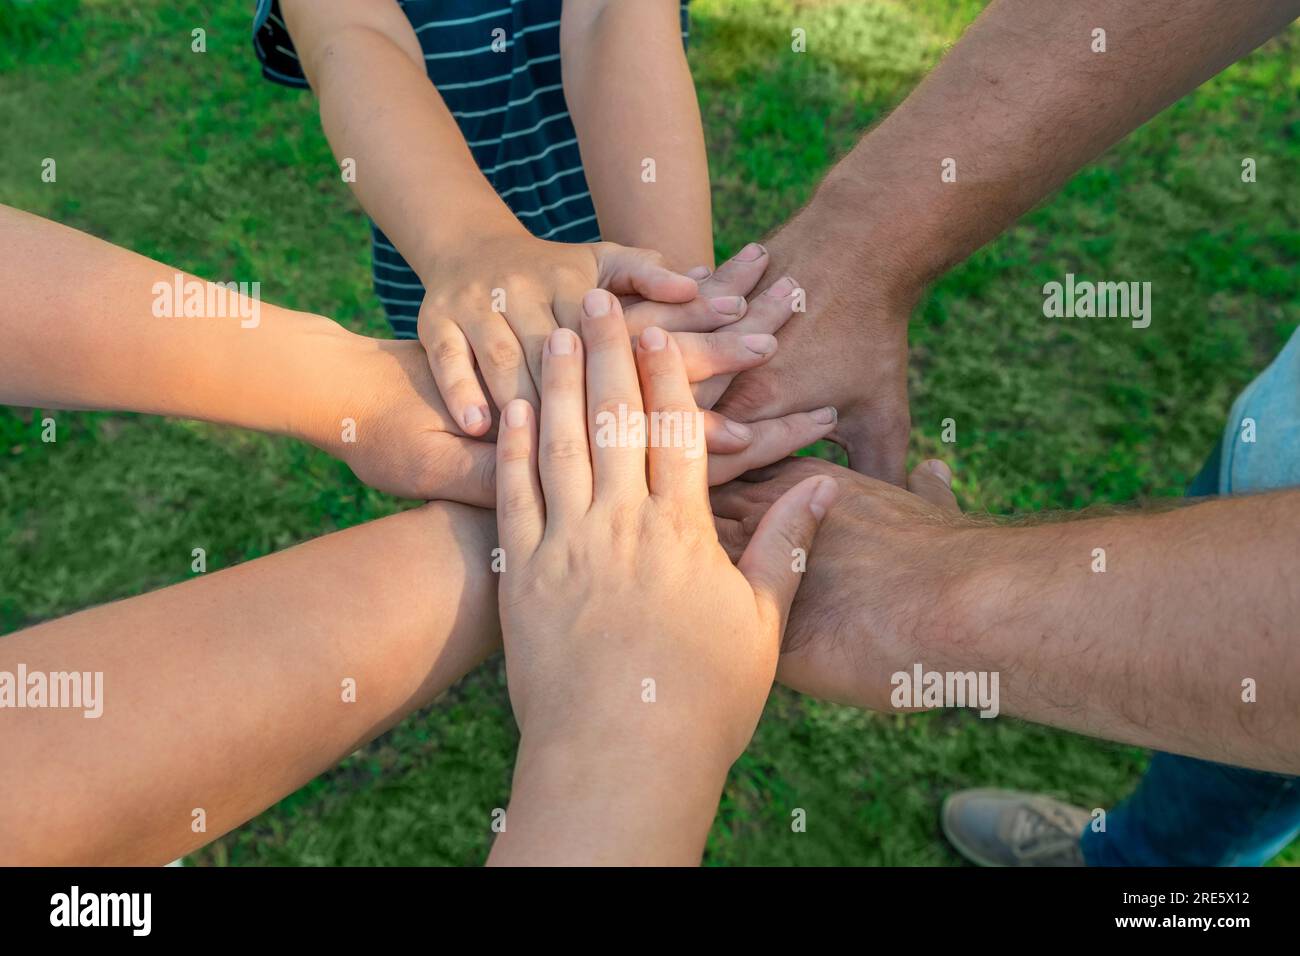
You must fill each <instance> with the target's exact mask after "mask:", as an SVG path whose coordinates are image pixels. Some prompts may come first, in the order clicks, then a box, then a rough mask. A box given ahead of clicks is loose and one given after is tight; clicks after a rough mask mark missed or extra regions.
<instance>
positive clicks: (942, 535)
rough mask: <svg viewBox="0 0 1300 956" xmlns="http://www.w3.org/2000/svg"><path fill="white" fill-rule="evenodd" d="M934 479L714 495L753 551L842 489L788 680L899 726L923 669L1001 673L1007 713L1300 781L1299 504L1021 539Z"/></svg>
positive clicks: (1299, 499) (784, 672)
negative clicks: (899, 701)
mask: <svg viewBox="0 0 1300 956" xmlns="http://www.w3.org/2000/svg"><path fill="white" fill-rule="evenodd" d="M935 465H936V463H933V462H925V463H922V465H920V466H919V467H918V468H917V469H916V470H914V471H913V472H912V474H911V476H910V477H909V482H908V483H909V488H911V491H903V490H902V489H901V488H896V487H894V486H892V485H888V484H885V483H883V482H879V481H875V480H873V479H870V478H866V477H863V476H860V475H857V474H855V473H853V472H851V471H848V470H847V469H843V468H837V467H836V466H834V465H830V464H828V463H825V462H815V461H811V460H809V459H798V460H796V461H795V462H789V463H783V464H781V465H778V466H775V467H773V468H770V469H766V470H764V471H762V472H759V473H758V474H757V475H756V476H753V477H756V478H758V479H759V481H757V482H753V483H747V482H733V483H731V484H730V485H727V486H725V487H723V488H720V489H715V491H714V492H713V496H712V497H713V503H714V508H715V509H716V511H717V513H718V515H719V516H720V517H719V518H718V523H719V531H720V536H721V539H722V541H723V542H724V544H726V545H727V546H728V548H729V550H730V551H731V552H732V553H735V552H736V551H737V550H738V549H739V548H740V547H742V546H743V544H744V541H745V540H746V536H747V530H748V528H750V527H752V526H753V525H754V524H755V523H756V522H757V521H758V520H760V518H761V516H762V514H763V511H764V509H765V508H766V506H767V502H768V501H771V500H773V499H775V498H776V497H778V496H779V495H780V494H782V493H783V491H784V490H785V489H786V488H788V487H789V486H790V485H791V484H793V483H794V482H797V481H800V480H803V479H805V478H806V477H807V476H808V475H810V474H827V475H833V476H834V477H835V478H836V479H837V480H838V481H839V483H840V486H841V494H840V500H839V502H838V503H837V505H836V508H835V513H834V515H833V519H832V520H828V521H826V522H825V523H824V524H823V525H822V528H821V531H820V533H819V534H818V537H817V543H816V549H815V553H814V557H813V558H811V559H810V561H809V565H808V573H807V580H806V581H805V582H804V584H803V586H802V587H801V588H800V590H799V594H798V597H797V598H796V600H795V604H794V608H793V610H792V612H791V619H790V626H789V629H788V631H787V639H786V645H785V651H784V653H783V654H782V658H781V665H780V669H779V671H778V678H779V679H780V680H781V681H782V682H783V683H787V684H789V685H790V686H792V687H794V688H796V689H798V690H801V691H804V692H805V693H809V694H813V695H815V696H818V697H824V698H829V699H832V700H837V701H840V702H843V703H849V704H854V705H856V706H860V707H868V708H871V709H876V710H890V709H892V706H891V701H890V693H891V690H892V688H893V685H892V682H891V675H892V674H894V673H896V672H898V671H908V670H910V669H912V668H913V667H914V666H915V665H917V664H921V665H922V666H924V667H925V668H926V669H927V670H930V671H939V672H951V673H971V672H985V673H989V674H994V673H996V674H998V675H999V677H1000V687H999V697H1000V702H999V711H1000V712H1001V713H1004V714H1010V715H1014V716H1017V717H1021V718H1024V719H1026V720H1033V721H1037V722H1039V723H1044V724H1048V725H1050V726H1053V727H1061V728H1064V729H1066V730H1072V731H1075V732H1076V733H1083V734H1089V735H1091V736H1094V737H1101V738H1103V739H1106V740H1117V741H1122V742H1124V743H1129V744H1134V745H1136V746H1141V747H1150V748H1152V749H1159V750H1164V751H1168V752H1170V753H1179V754H1186V755H1188V756H1193V757H1199V758H1201V759H1203V760H1212V761H1217V762H1220V763H1227V764H1232V765H1234V766H1242V767H1252V768H1256V769H1260V770H1270V771H1274V772H1279V773H1290V774H1294V773H1297V772H1300V746H1298V745H1297V738H1296V735H1295V727H1296V726H1297V722H1300V641H1297V629H1296V624H1295V622H1296V621H1297V620H1300V583H1297V581H1296V579H1295V575H1294V574H1293V573H1291V571H1292V569H1293V567H1294V557H1295V554H1296V548H1297V534H1296V530H1295V529H1296V528H1297V527H1298V526H1300V490H1287V491H1278V492H1270V493H1266V494H1257V495H1247V496H1240V497H1230V498H1223V499H1217V500H1208V501H1200V502H1190V503H1189V502H1186V501H1185V500H1179V501H1178V502H1177V505H1176V506H1175V507H1172V508H1168V507H1167V508H1160V509H1156V510H1154V511H1148V510H1145V509H1144V510H1134V511H1124V512H1119V513H1109V514H1101V515H1090V514H1084V515H1079V516H1076V518H1075V520H1070V521H1046V522H1039V523H1017V524H1013V525H1011V526H1003V525H998V524H991V523H988V522H981V521H978V520H973V519H968V518H963V517H962V516H961V515H960V514H958V512H957V509H956V505H955V503H954V501H953V498H952V494H951V492H950V491H949V490H948V489H947V486H946V482H945V480H944V479H943V478H942V477H940V474H939V473H936V472H931V470H930V469H931V468H932V467H934V466H935ZM939 468H940V469H941V470H942V472H943V473H944V474H946V471H947V469H946V468H945V467H943V466H942V465H941V464H939ZM1099 556H1100V557H1101V558H1102V559H1103V561H1104V563H1102V564H1100V565H1099V564H1098V560H1099ZM1264 688H1267V695H1265V694H1264V691H1263V689H1264Z"/></svg>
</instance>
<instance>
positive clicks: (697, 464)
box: [493, 290, 836, 863]
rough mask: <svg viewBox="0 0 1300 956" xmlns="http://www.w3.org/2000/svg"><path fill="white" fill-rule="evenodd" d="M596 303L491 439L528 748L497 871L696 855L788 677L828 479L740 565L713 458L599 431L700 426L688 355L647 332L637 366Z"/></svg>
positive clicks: (610, 313)
mask: <svg viewBox="0 0 1300 956" xmlns="http://www.w3.org/2000/svg"><path fill="white" fill-rule="evenodd" d="M585 305H586V313H587V314H586V317H585V318H584V320H583V322H582V339H581V340H579V339H578V337H577V336H576V335H574V334H573V333H572V332H570V331H568V330H561V331H557V332H555V333H553V334H552V335H551V337H550V338H549V340H548V345H547V348H546V350H545V357H544V359H543V365H544V368H543V378H542V404H541V414H540V428H539V425H538V421H537V419H538V416H537V415H535V414H534V412H533V410H532V408H531V406H529V405H528V404H527V403H525V402H512V403H511V404H510V405H508V406H507V408H506V409H505V412H504V415H503V419H502V425H501V430H500V434H499V436H498V446H497V502H498V508H497V525H498V528H499V532H500V544H501V547H502V548H503V549H504V553H505V573H504V574H503V575H502V578H501V585H500V589H499V595H500V604H501V622H502V629H503V634H504V642H505V653H506V669H507V677H508V684H509V690H510V700H511V705H512V707H513V708H514V712H515V716H516V719H517V720H518V722H519V726H520V730H521V733H522V739H521V743H520V750H519V763H518V766H517V769H516V776H515V789H514V793H513V795H512V799H511V806H510V809H509V811H508V814H507V817H508V826H507V828H506V831H505V833H504V834H503V835H502V837H501V838H500V839H499V840H498V842H497V844H496V846H495V847H494V849H493V859H494V861H496V862H533V863H536V862H543V861H544V862H549V863H555V862H593V863H615V862H637V863H650V862H691V861H692V860H694V861H698V858H699V853H700V851H701V848H702V846H703V841H704V836H705V834H706V833H707V830H708V825H709V820H711V818H712V815H713V810H714V808H715V807H716V801H717V797H718V793H719V792H720V790H721V786H722V780H723V778H724V776H725V774H726V770H727V767H728V766H730V764H731V763H732V762H733V761H734V760H735V759H736V758H737V757H738V756H739V755H740V753H741V751H742V750H743V749H744V748H745V746H746V745H747V743H748V741H749V739H750V736H751V735H752V734H753V731H754V726H755V724H756V723H757V721H758V717H759V715H760V713H761V712H762V709H763V704H764V702H765V701H766V699H767V695H768V691H769V690H770V688H771V684H772V680H773V677H774V675H775V673H776V662H777V656H778V653H779V649H780V644H781V632H782V630H783V628H784V622H785V619H786V615H787V613H788V611H789V608H790V602H791V599H792V598H793V596H794V593H795V589H796V588H797V587H798V583H799V578H800V574H799V572H798V571H797V570H796V567H801V566H802V565H801V564H800V561H799V558H800V555H799V554H797V553H796V552H797V551H798V550H800V549H801V550H802V551H804V552H805V553H806V552H807V551H808V550H809V549H810V548H811V546H812V541H813V537H814V535H815V534H816V530H817V525H818V523H819V521H820V520H821V518H822V516H823V515H824V514H825V512H826V509H827V508H828V507H829V505H830V504H831V501H832V500H833V498H834V495H835V490H836V485H835V482H834V481H833V480H831V479H828V478H824V477H817V478H812V479H810V480H808V481H806V482H804V483H802V484H800V485H798V486H797V487H795V488H794V489H792V490H791V491H790V492H789V493H788V494H787V495H785V496H784V497H783V498H782V499H781V500H780V501H778V502H777V503H776V504H774V505H773V506H772V508H771V509H769V510H768V512H767V514H766V516H765V517H764V520H763V522H762V524H761V525H760V526H759V527H758V528H757V530H756V531H755V533H754V536H753V539H752V540H751V542H750V544H749V547H748V548H747V549H746V551H745V553H744V555H743V556H742V557H741V559H740V561H739V563H738V564H737V565H733V564H732V563H731V561H730V560H729V559H728V558H727V555H726V552H725V551H723V549H722V547H721V546H720V545H719V543H718V537H717V534H716V533H715V531H714V528H713V517H712V514H711V512H710V509H709V499H708V494H707V475H706V471H707V469H706V465H705V461H704V459H703V458H702V457H700V456H698V455H693V454H692V453H691V448H690V446H689V445H686V447H680V445H681V444H682V443H673V442H671V441H667V440H666V436H665V435H664V434H663V433H662V431H661V432H659V433H658V435H657V436H656V435H655V434H654V432H653V429H652V434H651V447H650V448H649V449H648V451H647V448H646V447H644V446H642V445H638V444H636V443H635V442H624V441H618V440H615V441H612V442H611V441H609V440H607V439H608V438H609V437H610V435H609V434H608V433H606V434H605V439H602V437H601V436H602V431H601V422H602V419H603V416H602V413H604V412H611V413H613V414H614V415H616V416H617V415H619V414H620V413H621V412H623V413H634V412H637V411H641V410H642V409H643V408H644V411H645V413H646V414H647V415H649V416H654V415H655V414H656V413H658V414H659V415H660V416H664V415H678V416H681V417H684V418H686V419H689V418H690V417H691V416H694V415H697V414H698V412H697V409H696V407H695V403H694V402H693V401H692V399H691V393H690V386H689V384H688V382H687V377H686V370H685V366H684V363H683V360H682V354H681V351H680V350H679V349H678V347H677V345H676V344H675V342H674V341H673V340H672V338H671V337H670V336H669V335H667V334H666V333H665V332H663V330H661V329H658V328H649V329H646V330H644V331H643V332H642V333H641V335H640V338H639V343H638V345H637V348H636V353H635V359H634V357H633V351H632V349H631V348H630V346H629V344H628V339H627V330H626V326H625V325H624V319H623V315H622V310H621V309H620V307H619V304H618V302H617V300H616V299H615V298H614V297H612V296H610V295H608V294H607V293H605V292H602V291H599V290H593V291H592V292H590V293H588V294H587V296H586V297H585ZM584 358H585V368H584ZM638 372H639V381H638ZM643 395H644V401H643ZM653 420H654V419H653V418H652V419H651V421H653ZM656 437H658V438H659V439H660V441H659V442H658V443H657V444H658V446H659V447H655V444H656V442H655V438H656Z"/></svg>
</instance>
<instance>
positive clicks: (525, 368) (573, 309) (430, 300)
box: [419, 233, 698, 436]
mask: <svg viewBox="0 0 1300 956" xmlns="http://www.w3.org/2000/svg"><path fill="white" fill-rule="evenodd" d="M425 285H426V288H427V289H428V291H427V292H426V294H425V298H424V303H423V304H422V305H421V307H420V317H419V336H420V342H421V343H422V344H423V345H424V348H425V351H426V352H427V353H428V361H429V367H430V368H431V369H432V371H433V377H434V380H435V381H436V382H437V384H438V391H439V392H440V393H441V394H442V397H443V400H444V401H445V402H446V406H447V408H448V410H450V412H451V413H452V416H453V418H454V419H455V421H456V422H457V423H458V424H459V425H460V427H461V428H462V429H464V431H465V432H466V434H469V435H473V436H478V435H483V434H486V433H487V431H488V429H489V428H490V427H491V424H492V422H491V419H492V414H491V408H490V407H489V405H488V401H487V398H486V397H485V395H484V388H483V386H484V384H486V386H487V391H488V392H489V393H490V394H491V396H492V401H493V402H494V403H495V404H496V406H497V407H498V408H502V407H504V406H505V404H506V403H507V402H508V401H510V400H512V399H515V398H523V399H527V400H528V401H530V402H532V403H533V405H534V407H535V406H536V404H537V391H536V388H535V387H534V383H535V382H537V381H540V380H541V363H542V345H543V343H544V342H545V341H546V337H547V336H548V335H549V334H550V333H551V332H552V331H553V330H554V329H555V328H556V327H557V325H558V326H563V327H566V328H577V325H578V317H579V314H580V311H581V309H580V303H581V300H582V296H583V294H584V293H585V292H586V291H587V290H588V289H590V288H592V287H593V286H598V287H600V288H605V289H609V290H610V291H612V292H614V293H616V294H625V295H637V296H642V297H644V298H646V299H652V300H655V301H658V302H676V303H686V302H690V301H691V300H693V299H695V298H696V294H697V292H698V286H697V284H696V282H695V280H694V279H691V278H688V277H687V276H684V275H679V274H677V273H675V272H673V271H671V270H669V269H668V268H666V267H665V266H664V265H663V264H662V258H661V257H660V256H659V254H658V253H655V252H651V251H649V250H645V249H631V248H627V247H625V246H619V245H616V244H614V243H612V242H597V243H574V244H571V243H562V242H547V241H544V240H541V239H536V238H534V237H532V236H530V235H527V234H526V233H511V234H510V235H506V236H493V237H490V238H485V239H481V240H478V241H475V242H469V243H467V244H466V246H465V247H464V250H463V252H462V253H461V254H459V255H457V256H456V257H454V258H452V259H447V260H443V261H442V262H440V263H439V264H438V266H437V267H436V268H435V269H434V271H433V272H432V274H431V275H430V276H429V277H428V279H427V281H426V283H425ZM476 365H477V368H478V375H476V374H475V366H476ZM479 376H481V377H482V381H480V380H479Z"/></svg>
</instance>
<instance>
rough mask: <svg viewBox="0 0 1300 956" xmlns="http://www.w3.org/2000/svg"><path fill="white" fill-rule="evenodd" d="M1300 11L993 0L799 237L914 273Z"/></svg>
mask: <svg viewBox="0 0 1300 956" xmlns="http://www.w3.org/2000/svg"><path fill="white" fill-rule="evenodd" d="M1297 15H1300V2H1297V0H1150V2H1146V3H1131V2H1129V0H1073V2H1070V3H1044V2H1041V0H995V2H994V3H992V4H991V5H990V6H989V7H988V8H987V9H986V10H985V12H984V13H983V15H981V16H980V18H979V19H978V20H977V21H976V22H975V23H974V24H973V25H972V26H971V27H970V29H969V30H967V32H966V33H965V35H963V36H962V38H961V40H960V41H959V42H958V43H957V44H956V45H955V46H954V47H953V49H952V50H951V51H950V52H949V53H948V55H947V56H946V57H945V58H944V59H943V61H942V62H941V63H940V64H939V65H938V66H937V67H936V68H935V69H934V71H933V72H932V73H931V74H930V75H929V76H927V77H926V79H925V80H924V81H923V82H922V83H921V84H920V86H918V87H917V88H916V90H914V91H913V92H912V94H911V95H910V96H908V98H907V99H906V100H905V101H904V102H903V104H902V105H901V106H899V108H898V109H897V110H895V111H894V113H893V114H891V115H890V116H889V118H888V119H886V120H885V121H884V122H882V123H881V124H880V126H879V127H877V128H876V129H875V130H873V131H872V132H871V133H869V134H868V135H867V136H865V137H864V138H863V139H862V141H861V142H860V143H859V144H858V146H857V147H856V148H855V149H854V150H853V152H852V153H851V154H850V155H849V156H848V157H846V158H845V159H844V160H843V161H842V162H841V163H840V164H839V165H838V166H836V167H835V169H834V170H833V171H832V172H831V173H830V174H829V175H828V176H827V178H826V180H825V182H824V183H823V184H822V186H821V187H820V188H819V189H818V191H817V194H816V196H815V198H814V200H813V203H812V207H810V209H809V210H808V211H807V212H808V215H807V216H806V217H801V218H803V219H804V222H805V223H806V224H807V226H808V227H809V229H811V230H816V231H815V232H812V233H810V235H811V236H812V237H813V238H812V239H810V240H809V241H818V238H817V237H818V236H820V243H821V245H823V246H824V247H825V250H826V252H827V254H828V255H833V254H835V253H836V251H837V250H843V255H844V256H845V257H847V258H849V259H852V258H855V257H856V258H859V259H869V260H870V261H871V262H872V263H877V264H878V263H880V262H881V261H882V260H883V261H884V262H887V263H889V264H890V268H892V269H893V270H894V271H895V272H897V273H898V274H899V277H900V280H901V281H904V282H906V283H910V284H912V285H917V284H923V283H924V282H926V281H928V280H929V279H932V278H934V277H935V276H937V275H938V274H940V273H942V272H943V271H945V270H946V269H947V268H949V267H950V266H952V265H953V264H955V263H956V262H958V261H960V260H961V259H963V258H965V257H966V256H967V255H969V254H970V253H971V252H973V251H974V250H976V249H978V248H979V247H980V246H981V245H983V244H984V243H985V242H987V241H989V240H990V239H992V238H993V237H995V236H997V235H998V234H999V233H1001V232H1002V230H1003V229H1005V228H1006V227H1007V226H1008V225H1009V224H1010V223H1012V222H1013V221H1014V220H1015V219H1016V218H1017V217H1019V216H1020V215H1021V214H1022V213H1024V212H1025V211H1027V210H1028V209H1030V208H1031V207H1032V206H1033V205H1034V204H1035V203H1037V202H1039V201H1040V200H1041V199H1043V198H1044V197H1045V196H1047V195H1048V194H1049V193H1050V192H1051V191H1052V190H1054V189H1055V188H1057V187H1058V186H1059V185H1061V183H1063V182H1064V181H1065V180H1066V179H1067V178H1068V177H1069V176H1070V175H1072V174H1073V173H1074V172H1075V171H1076V170H1077V169H1079V168H1080V167H1081V166H1082V165H1083V164H1085V163H1087V162H1088V161H1090V160H1091V159H1093V158H1094V157H1096V156H1097V155H1098V154H1100V153H1101V152H1102V151H1103V150H1105V149H1106V148H1108V147H1109V146H1110V145H1111V144H1113V143H1114V142H1116V141H1117V140H1119V139H1120V138H1121V137H1123V136H1125V135H1126V134H1127V133H1129V132H1130V131H1131V130H1133V129H1135V128H1136V127H1137V126H1139V125H1141V124H1142V123H1144V122H1146V121H1147V120H1148V119H1150V118H1151V117H1152V116H1154V115H1155V114H1156V113H1158V112H1159V111H1160V110H1162V109H1164V108H1165V107H1166V106H1168V105H1169V104H1170V103H1172V102H1173V101H1174V100H1176V99H1177V98H1179V97H1180V96H1182V95H1183V94H1185V93H1187V92H1188V91H1190V90H1192V89H1193V88H1195V87H1196V86H1198V85H1199V84H1201V83H1203V82H1204V81H1205V80H1207V79H1209V78H1210V77H1211V76H1213V75H1214V74H1216V73H1218V72H1219V71H1220V70H1222V69H1224V68H1225V67H1227V66H1228V65H1229V64H1231V63H1232V62H1233V61H1234V60H1236V59H1238V58H1240V57H1241V56H1243V55H1245V54H1246V53H1247V52H1249V51H1250V50H1252V49H1254V48H1255V47H1256V46H1258V45H1259V44H1261V43H1263V42H1264V41H1265V40H1267V39H1268V38H1269V37H1271V36H1273V35H1274V34H1276V33H1278V32H1279V31H1280V30H1282V29H1283V28H1284V27H1285V26H1286V25H1287V24H1288V23H1289V22H1290V21H1291V20H1293V19H1294V18H1295V17H1296V16H1297ZM1095 28H1101V29H1104V30H1105V31H1106V37H1105V43H1106V51H1105V52H1093V48H1092V44H1093V30H1094V29H1095ZM946 160H951V161H952V163H953V165H952V166H951V167H950V168H951V170H952V176H953V177H955V178H954V180H953V181H951V182H945V181H944V178H943V175H942V174H943V172H944V165H943V164H944V163H945V161H946ZM837 223H842V224H843V228H837V226H836V224H837ZM854 223H856V224H857V225H856V227H853V225H852V224H854ZM842 239H843V240H847V241H839V240H842ZM905 318H906V317H905V316H904V319H905Z"/></svg>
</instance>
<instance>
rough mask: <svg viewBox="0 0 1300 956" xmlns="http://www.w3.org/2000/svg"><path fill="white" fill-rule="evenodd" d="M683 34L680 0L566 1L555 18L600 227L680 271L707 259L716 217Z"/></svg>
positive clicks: (572, 111)
mask: <svg viewBox="0 0 1300 956" xmlns="http://www.w3.org/2000/svg"><path fill="white" fill-rule="evenodd" d="M681 34H682V30H681V19H680V4H679V3H678V2H677V0H648V2H638V3H618V2H610V0H566V2H565V4H564V12H563V15H562V17H561V19H560V50H561V63H562V65H563V69H564V95H565V99H566V100H567V101H568V104H569V113H570V115H571V116H572V118H573V125H574V128H575V129H576V130H577V132H578V144H579V146H580V147H581V150H582V159H583V166H584V167H585V168H586V172H587V183H588V184H589V185H590V186H591V196H592V200H593V201H594V203H595V206H596V214H597V217H598V219H599V221H600V231H601V235H602V236H603V237H604V238H605V239H608V240H611V241H613V242H619V243H623V244H624V245H629V246H643V247H645V248H648V249H657V250H658V251H659V252H661V253H663V255H664V257H665V258H666V259H667V260H668V265H669V266H671V267H672V268H675V269H681V270H686V269H690V268H693V267H694V266H700V265H705V266H708V267H709V268H712V267H713V218H712V212H711V209H710V197H709V165H708V159H707V157H706V155H705V149H704V131H703V127H702V125H701V122H700V107H699V102H698V100H697V99H696V95H695V83H694V81H693V80H692V79H691V73H690V69H689V68H688V67H687V65H686V54H685V51H684V50H683V48H682V35H681ZM647 159H648V160H653V162H654V181H653V182H646V181H644V179H643V169H644V167H643V163H644V161H645V160H647Z"/></svg>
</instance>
